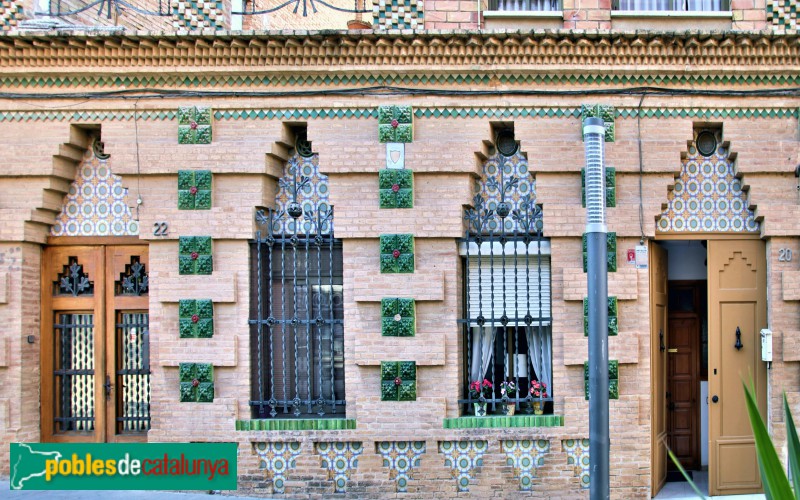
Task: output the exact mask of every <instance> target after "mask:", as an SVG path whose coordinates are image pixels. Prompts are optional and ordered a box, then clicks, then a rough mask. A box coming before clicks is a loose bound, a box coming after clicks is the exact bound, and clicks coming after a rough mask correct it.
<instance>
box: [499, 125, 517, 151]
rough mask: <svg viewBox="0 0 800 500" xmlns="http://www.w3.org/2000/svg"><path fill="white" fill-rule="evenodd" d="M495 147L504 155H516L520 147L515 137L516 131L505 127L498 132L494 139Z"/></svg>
mask: <svg viewBox="0 0 800 500" xmlns="http://www.w3.org/2000/svg"><path fill="white" fill-rule="evenodd" d="M494 144H495V147H496V148H497V150H498V151H499V152H500V154H501V155H503V156H514V154H515V153H516V152H517V149H519V144H517V140H516V139H514V131H513V130H510V129H503V130H501V131H499V132H498V133H497V137H496V138H495V141H494Z"/></svg>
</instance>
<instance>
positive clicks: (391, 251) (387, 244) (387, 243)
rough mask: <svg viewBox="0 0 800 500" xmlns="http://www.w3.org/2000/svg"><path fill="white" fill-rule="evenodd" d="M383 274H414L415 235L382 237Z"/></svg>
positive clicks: (383, 235) (386, 235) (388, 235)
mask: <svg viewBox="0 0 800 500" xmlns="http://www.w3.org/2000/svg"><path fill="white" fill-rule="evenodd" d="M380 254H381V272H382V273H413V272H414V235H412V234H382V235H380Z"/></svg>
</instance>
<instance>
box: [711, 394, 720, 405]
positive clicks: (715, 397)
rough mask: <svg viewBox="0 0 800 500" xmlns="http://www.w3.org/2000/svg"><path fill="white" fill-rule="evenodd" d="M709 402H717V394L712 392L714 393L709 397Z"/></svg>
mask: <svg viewBox="0 0 800 500" xmlns="http://www.w3.org/2000/svg"><path fill="white" fill-rule="evenodd" d="M711 402H712V403H719V396H717V395H716V394H714V395H713V396H712V397H711Z"/></svg>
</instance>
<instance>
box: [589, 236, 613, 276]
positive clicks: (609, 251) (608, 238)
mask: <svg viewBox="0 0 800 500" xmlns="http://www.w3.org/2000/svg"><path fill="white" fill-rule="evenodd" d="M581 245H582V248H583V272H586V269H587V267H588V265H589V255H588V241H587V240H586V233H583V240H582V242H581ZM606 251H607V256H608V272H610V273H615V272H617V233H614V232H610V233H606Z"/></svg>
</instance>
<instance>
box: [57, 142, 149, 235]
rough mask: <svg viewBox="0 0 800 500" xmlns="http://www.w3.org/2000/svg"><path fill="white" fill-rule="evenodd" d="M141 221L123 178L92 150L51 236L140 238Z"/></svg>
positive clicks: (85, 158)
mask: <svg viewBox="0 0 800 500" xmlns="http://www.w3.org/2000/svg"><path fill="white" fill-rule="evenodd" d="M138 234H139V222H138V221H136V220H134V218H133V216H132V214H131V209H130V206H129V205H128V190H127V188H125V187H123V186H122V178H121V177H119V176H116V175H114V174H113V173H112V172H111V168H110V166H109V160H108V159H100V158H98V157H97V156H96V155H95V153H94V150H93V148H89V150H88V151H86V153H85V154H84V156H83V160H82V161H81V163H80V165H78V176H77V179H75V181H74V182H73V183H72V184H70V186H69V191H68V192H67V195H66V196H65V197H64V203H63V208H62V210H61V213H59V214H58V216H56V223H55V224H53V227H52V228H50V235H51V236H136V235H138Z"/></svg>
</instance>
